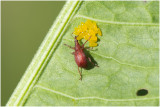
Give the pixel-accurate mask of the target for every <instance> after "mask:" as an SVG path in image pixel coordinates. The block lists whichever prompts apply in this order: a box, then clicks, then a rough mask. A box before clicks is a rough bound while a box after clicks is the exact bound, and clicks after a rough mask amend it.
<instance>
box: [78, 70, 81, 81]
mask: <svg viewBox="0 0 160 107" xmlns="http://www.w3.org/2000/svg"><path fill="white" fill-rule="evenodd" d="M78 72H79V74H80V79H79V80H82V73H81V72H80V70H79V67H78Z"/></svg>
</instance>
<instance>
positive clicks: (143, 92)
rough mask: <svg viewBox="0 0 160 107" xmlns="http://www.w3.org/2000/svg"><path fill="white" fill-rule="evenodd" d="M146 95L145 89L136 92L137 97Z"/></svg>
mask: <svg viewBox="0 0 160 107" xmlns="http://www.w3.org/2000/svg"><path fill="white" fill-rule="evenodd" d="M147 94H148V90H147V89H139V90H138V91H137V96H145V95H147Z"/></svg>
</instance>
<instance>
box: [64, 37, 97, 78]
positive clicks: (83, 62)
mask: <svg viewBox="0 0 160 107" xmlns="http://www.w3.org/2000/svg"><path fill="white" fill-rule="evenodd" d="M76 38H77V36H75V38H74V39H75V40H74V42H75V47H71V46H69V45H67V44H64V45H65V46H67V47H69V48H71V49H74V50H75V52H73V53H72V54H73V55H74V58H75V62H76V64H77V66H78V72H79V74H80V80H82V73H81V72H80V70H79V68H87V59H88V61H89V62H91V63H92V64H93V65H94V66H97V67H98V65H96V64H94V63H93V62H92V61H91V58H90V57H87V56H86V55H85V53H84V51H83V50H84V49H88V48H85V47H84V45H85V44H86V43H87V41H88V40H89V39H90V38H89V39H88V40H86V42H85V43H84V44H83V45H82V46H80V44H79V43H78V40H77V39H76Z"/></svg>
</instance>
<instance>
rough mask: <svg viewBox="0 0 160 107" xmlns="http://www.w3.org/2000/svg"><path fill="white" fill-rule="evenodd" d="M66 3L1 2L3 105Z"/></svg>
mask: <svg viewBox="0 0 160 107" xmlns="http://www.w3.org/2000/svg"><path fill="white" fill-rule="evenodd" d="M64 4H65V1H2V2H1V58H2V60H1V67H2V68H1V77H2V78H1V105H3V106H4V105H5V104H6V103H7V101H8V99H9V97H10V96H11V94H12V93H13V91H14V89H15V88H16V86H17V84H18V82H19V81H20V79H21V77H22V75H23V74H24V72H25V70H26V68H27V67H28V65H29V64H30V62H31V60H32V58H33V56H34V54H35V53H36V51H37V50H38V47H39V46H40V44H41V42H42V41H43V39H44V37H45V35H46V34H47V32H48V31H49V28H50V27H51V25H52V24H53V22H54V20H55V19H56V17H57V15H58V14H59V12H60V10H61V9H62V7H63V5H64Z"/></svg>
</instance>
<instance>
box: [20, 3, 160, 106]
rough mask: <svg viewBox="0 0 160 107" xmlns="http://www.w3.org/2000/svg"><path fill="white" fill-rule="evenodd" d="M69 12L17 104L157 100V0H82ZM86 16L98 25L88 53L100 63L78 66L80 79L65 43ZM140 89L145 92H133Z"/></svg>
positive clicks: (145, 102) (121, 103)
mask: <svg viewBox="0 0 160 107" xmlns="http://www.w3.org/2000/svg"><path fill="white" fill-rule="evenodd" d="M72 16H73V17H72V19H70V20H69V21H68V22H67V24H66V25H67V26H66V27H64V29H63V30H62V31H61V32H60V35H61V36H59V37H57V38H58V39H57V40H56V42H55V44H54V46H56V47H54V46H53V48H51V49H50V50H48V52H49V53H48V54H47V55H48V56H47V58H46V59H45V60H44V63H42V64H41V66H40V68H39V69H38V70H37V71H38V72H37V74H35V75H36V76H35V78H34V79H35V80H33V82H31V83H30V84H33V85H32V87H28V90H29V91H27V92H26V93H25V94H24V95H23V98H22V99H21V100H22V101H20V103H19V104H20V105H25V106H30V105H32V106H40V105H49V106H59V105H60V106H88V105H92V106H112V105H113V106H117V105H118V106H149V105H150V106H158V105H159V72H158V71H159V45H158V44H159V2H158V1H146V2H144V1H138V2H137V1H119V2H118V1H101V2H97V1H93V2H91V1H86V2H82V3H81V4H79V5H77V11H76V12H75V13H74V14H72ZM87 19H90V20H92V21H95V22H96V23H97V25H98V27H99V28H100V29H101V31H102V37H98V38H99V41H98V44H99V46H98V47H96V48H94V50H91V51H88V53H87V54H86V55H90V56H92V60H95V61H96V62H97V64H98V65H99V67H91V68H90V69H82V81H80V80H79V73H78V67H77V65H76V63H75V61H74V56H73V55H72V54H71V53H72V52H73V51H74V50H72V49H70V48H68V47H65V46H64V44H68V45H71V46H74V39H73V38H72V36H71V34H72V32H73V31H74V28H75V27H77V26H78V25H80V23H81V22H85V21H86V20H87ZM52 36H54V35H52ZM86 46H88V44H86ZM46 47H47V46H46ZM37 75H38V76H37ZM141 89H145V90H147V91H148V93H147V94H146V95H144V96H141V95H137V93H138V90H141Z"/></svg>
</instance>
